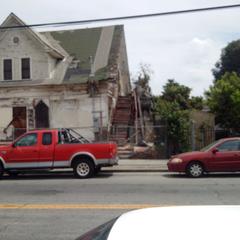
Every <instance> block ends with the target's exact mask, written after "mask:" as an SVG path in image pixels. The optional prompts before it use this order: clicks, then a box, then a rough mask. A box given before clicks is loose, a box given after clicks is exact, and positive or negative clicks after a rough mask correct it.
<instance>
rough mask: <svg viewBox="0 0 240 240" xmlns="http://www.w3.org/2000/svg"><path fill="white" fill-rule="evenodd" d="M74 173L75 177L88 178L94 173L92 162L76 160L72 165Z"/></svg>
mask: <svg viewBox="0 0 240 240" xmlns="http://www.w3.org/2000/svg"><path fill="white" fill-rule="evenodd" d="M73 171H74V175H75V177H77V178H90V177H92V176H93V174H94V164H93V163H92V162H91V161H90V160H87V159H86V160H85V159H83V160H78V161H76V163H75V164H74V165H73Z"/></svg>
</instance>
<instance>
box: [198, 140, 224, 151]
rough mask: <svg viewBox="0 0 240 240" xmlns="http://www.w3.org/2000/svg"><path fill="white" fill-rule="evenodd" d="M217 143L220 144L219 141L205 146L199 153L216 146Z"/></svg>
mask: <svg viewBox="0 0 240 240" xmlns="http://www.w3.org/2000/svg"><path fill="white" fill-rule="evenodd" d="M218 142H220V141H219V140H217V141H215V142H212V143H210V144H209V145H207V146H206V147H204V148H202V149H201V150H200V151H201V152H206V151H208V150H209V149H210V148H211V147H213V146H214V145H216V144H217V143H218Z"/></svg>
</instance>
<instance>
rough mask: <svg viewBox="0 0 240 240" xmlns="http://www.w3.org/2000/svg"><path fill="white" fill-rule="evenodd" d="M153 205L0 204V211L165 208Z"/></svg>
mask: <svg viewBox="0 0 240 240" xmlns="http://www.w3.org/2000/svg"><path fill="white" fill-rule="evenodd" d="M167 206H169V205H154V204H8V203H7V204H0V209H36V210H37V209H57V210H61V209H99V210H101V209H102V210H104V209H106V210H107V209H112V210H114V209H139V208H149V207H167Z"/></svg>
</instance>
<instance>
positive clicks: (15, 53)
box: [0, 29, 55, 81]
mask: <svg viewBox="0 0 240 240" xmlns="http://www.w3.org/2000/svg"><path fill="white" fill-rule="evenodd" d="M14 37H18V38H19V43H14V42H13V38H14ZM21 58H30V66H31V79H32V80H39V79H48V78H49V76H50V72H51V71H52V69H51V68H53V67H54V63H55V59H53V58H52V57H51V56H50V55H49V54H47V53H46V52H45V51H44V48H43V46H42V45H41V44H40V43H39V42H38V41H37V40H36V39H35V38H34V37H33V36H32V35H31V34H29V33H28V32H27V30H23V29H21V30H11V31H7V32H6V33H4V34H3V35H1V36H0V81H2V80H3V59H12V69H13V80H21ZM49 63H50V64H49Z"/></svg>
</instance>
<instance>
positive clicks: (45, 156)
mask: <svg viewBox="0 0 240 240" xmlns="http://www.w3.org/2000/svg"><path fill="white" fill-rule="evenodd" d="M53 155H54V143H53V135H52V132H42V133H41V147H40V151H39V167H53V157H54V156H53Z"/></svg>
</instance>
